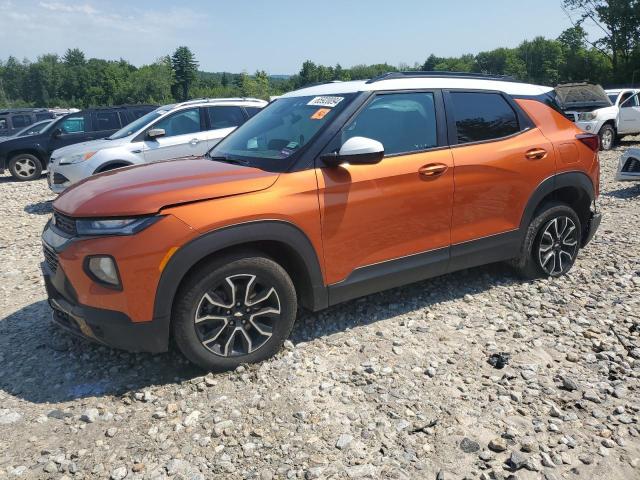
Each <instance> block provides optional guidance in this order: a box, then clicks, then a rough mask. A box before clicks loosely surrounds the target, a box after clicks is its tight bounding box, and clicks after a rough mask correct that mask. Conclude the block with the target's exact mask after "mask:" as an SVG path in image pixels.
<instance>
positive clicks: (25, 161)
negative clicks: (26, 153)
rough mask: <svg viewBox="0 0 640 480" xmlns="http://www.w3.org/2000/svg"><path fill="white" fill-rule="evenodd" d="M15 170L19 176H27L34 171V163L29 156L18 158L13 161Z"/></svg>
mask: <svg viewBox="0 0 640 480" xmlns="http://www.w3.org/2000/svg"><path fill="white" fill-rule="evenodd" d="M15 171H16V173H17V174H18V175H19V176H21V177H23V178H29V177H31V176H33V174H34V173H35V172H36V164H35V162H34V161H33V160H32V159H30V158H19V159H18V160H16V163H15Z"/></svg>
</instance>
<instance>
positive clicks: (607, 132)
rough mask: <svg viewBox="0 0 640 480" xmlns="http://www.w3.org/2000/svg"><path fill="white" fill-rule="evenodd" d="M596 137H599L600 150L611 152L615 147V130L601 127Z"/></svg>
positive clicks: (604, 126)
mask: <svg viewBox="0 0 640 480" xmlns="http://www.w3.org/2000/svg"><path fill="white" fill-rule="evenodd" d="M598 136H599V137H600V150H605V151H606V150H611V149H612V148H613V147H615V145H616V137H617V135H616V131H615V129H614V128H613V127H612V126H611V125H609V124H608V123H607V124H606V125H603V126H602V128H601V129H600V132H598Z"/></svg>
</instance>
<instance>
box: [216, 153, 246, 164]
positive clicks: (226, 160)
mask: <svg viewBox="0 0 640 480" xmlns="http://www.w3.org/2000/svg"><path fill="white" fill-rule="evenodd" d="M205 156H206V157H207V158H208V159H209V160H213V161H214V162H222V163H230V164H232V165H242V166H243V167H247V166H249V162H247V161H246V160H239V159H237V158H229V157H224V156H222V155H220V156H217V157H214V156H211V155H210V154H209V153H207V154H206V155H205Z"/></svg>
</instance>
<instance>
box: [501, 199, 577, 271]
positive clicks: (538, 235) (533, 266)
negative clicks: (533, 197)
mask: <svg viewBox="0 0 640 480" xmlns="http://www.w3.org/2000/svg"><path fill="white" fill-rule="evenodd" d="M581 242H582V225H581V223H580V219H579V218H578V215H577V214H576V212H575V211H574V210H573V209H572V208H571V207H569V206H568V205H565V204H562V203H550V204H547V205H545V206H543V207H542V209H540V211H539V212H538V214H537V215H536V216H535V217H534V219H533V220H532V221H531V223H530V224H529V228H528V229H527V233H526V235H525V239H524V242H523V245H522V250H521V254H520V257H519V258H517V259H515V260H514V261H513V264H514V266H515V267H516V269H517V270H518V271H519V272H520V273H521V274H522V275H523V276H524V277H525V278H537V277H560V276H562V275H565V274H566V273H567V272H569V270H571V267H572V266H573V264H574V262H575V260H576V257H577V256H578V251H579V249H580V245H581Z"/></svg>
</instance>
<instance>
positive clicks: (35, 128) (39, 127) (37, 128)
mask: <svg viewBox="0 0 640 480" xmlns="http://www.w3.org/2000/svg"><path fill="white" fill-rule="evenodd" d="M52 123H53V120H43V121H41V122H38V123H34V124H33V125H29V126H28V127H26V128H23V129H22V130H20V131H19V132H18V133H16V134H15V135H14V137H26V136H28V135H36V134H37V133H42V132H44V131H45V130H46V129H47V127H49V126H50V125H51V124H52Z"/></svg>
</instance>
